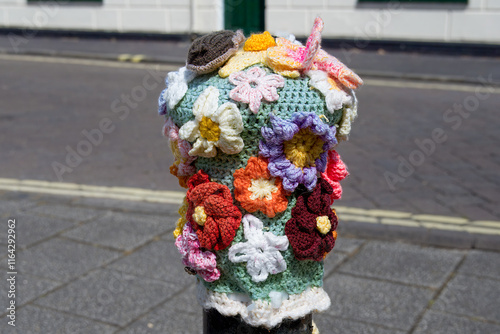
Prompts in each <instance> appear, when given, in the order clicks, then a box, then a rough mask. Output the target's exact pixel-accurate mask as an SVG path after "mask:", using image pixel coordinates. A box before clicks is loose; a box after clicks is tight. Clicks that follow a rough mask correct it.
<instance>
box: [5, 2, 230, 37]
mask: <svg viewBox="0 0 500 334" xmlns="http://www.w3.org/2000/svg"><path fill="white" fill-rule="evenodd" d="M65 2H66V1H57V0H53V1H51V2H50V3H49V4H48V5H44V4H41V3H40V4H37V3H31V4H29V5H28V4H27V0H0V27H2V26H3V27H21V28H23V27H26V28H30V29H78V30H92V31H95V30H103V31H121V32H154V33H181V34H183V33H189V32H190V31H191V29H192V30H193V32H198V33H200V32H201V33H205V32H210V31H213V30H219V29H222V28H223V20H222V16H223V12H222V0H193V8H194V12H193V14H191V2H190V0H103V3H102V4H96V3H83V4H78V3H74V4H70V3H67V2H66V4H65ZM191 18H193V24H191Z"/></svg>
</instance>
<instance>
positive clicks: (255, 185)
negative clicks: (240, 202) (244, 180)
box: [248, 178, 278, 201]
mask: <svg viewBox="0 0 500 334" xmlns="http://www.w3.org/2000/svg"><path fill="white" fill-rule="evenodd" d="M274 181H275V180H274V178H272V179H263V178H260V179H252V185H251V186H250V187H248V190H249V191H250V192H251V193H252V195H250V199H251V200H256V199H263V198H265V199H267V200H269V201H270V200H272V199H273V193H275V192H277V191H278V187H276V185H275V184H274Z"/></svg>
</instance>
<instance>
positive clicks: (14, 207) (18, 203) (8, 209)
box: [0, 199, 36, 218]
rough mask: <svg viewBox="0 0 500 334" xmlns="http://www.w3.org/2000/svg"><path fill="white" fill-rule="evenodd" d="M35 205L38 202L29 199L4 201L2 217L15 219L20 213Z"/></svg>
mask: <svg viewBox="0 0 500 334" xmlns="http://www.w3.org/2000/svg"><path fill="white" fill-rule="evenodd" d="M35 205H36V202H34V201H31V200H29V199H21V200H2V202H1V203H0V216H1V217H9V218H12V217H15V216H16V215H17V214H18V212H19V211H21V210H24V209H27V208H29V207H31V206H35Z"/></svg>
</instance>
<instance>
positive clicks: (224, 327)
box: [203, 309, 313, 334]
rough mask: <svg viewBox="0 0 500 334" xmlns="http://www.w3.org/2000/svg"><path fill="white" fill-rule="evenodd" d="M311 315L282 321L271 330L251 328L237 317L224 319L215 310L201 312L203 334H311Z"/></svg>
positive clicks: (224, 317)
mask: <svg viewBox="0 0 500 334" xmlns="http://www.w3.org/2000/svg"><path fill="white" fill-rule="evenodd" d="M312 331H313V325H312V315H311V314H308V315H306V316H305V317H303V318H301V319H297V320H283V322H282V323H281V324H280V325H279V326H278V327H275V328H273V329H267V328H265V327H252V326H250V325H248V324H246V323H245V322H243V321H241V318H240V317H239V316H238V317H226V316H223V315H222V314H220V313H219V312H217V310H215V309H210V310H203V333H204V334H311V333H312Z"/></svg>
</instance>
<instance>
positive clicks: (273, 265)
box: [228, 214, 288, 282]
mask: <svg viewBox="0 0 500 334" xmlns="http://www.w3.org/2000/svg"><path fill="white" fill-rule="evenodd" d="M242 222H243V232H244V234H245V239H247V242H240V243H237V244H235V245H233V246H232V247H231V248H229V252H228V257H229V260H230V261H231V262H235V263H237V262H246V263H247V272H248V273H249V274H250V276H252V280H253V281H254V282H263V281H265V280H266V279H267V276H269V274H278V273H281V272H283V271H285V270H286V262H285V260H284V259H283V256H282V255H281V253H280V251H284V250H286V249H287V248H288V238H287V237H286V236H281V237H280V236H277V235H274V234H273V233H271V232H263V231H262V228H263V226H264V225H263V223H262V221H261V220H259V219H258V218H257V217H255V216H253V215H251V214H246V215H245V216H244V217H243V219H242Z"/></svg>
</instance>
